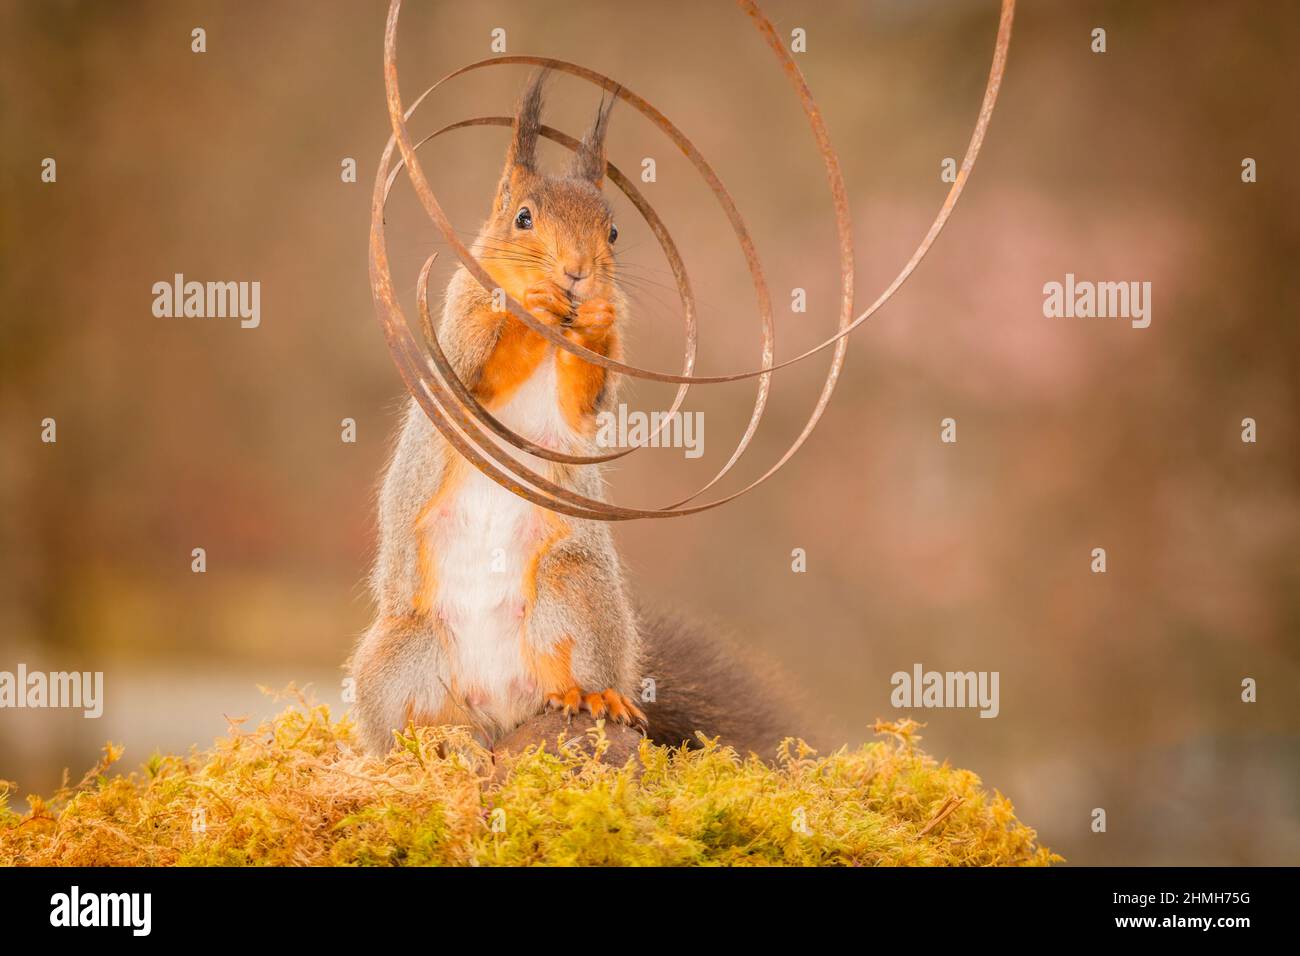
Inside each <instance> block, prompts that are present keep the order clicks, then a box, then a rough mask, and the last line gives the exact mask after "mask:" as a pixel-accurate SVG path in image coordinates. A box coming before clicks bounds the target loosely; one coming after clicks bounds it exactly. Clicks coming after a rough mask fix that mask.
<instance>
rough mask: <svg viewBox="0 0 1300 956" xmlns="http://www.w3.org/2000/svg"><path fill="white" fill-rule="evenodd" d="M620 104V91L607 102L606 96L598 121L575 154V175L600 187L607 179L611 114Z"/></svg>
mask: <svg viewBox="0 0 1300 956" xmlns="http://www.w3.org/2000/svg"><path fill="white" fill-rule="evenodd" d="M617 102H618V89H617V88H615V90H614V95H613V96H611V97H610V98H609V101H608V102H606V100H605V97H604V95H603V94H602V96H601V98H600V106H599V107H598V108H597V110H596V120H595V122H594V123H592V124H591V129H590V130H588V131H587V135H586V136H584V137H583V139H582V145H581V146H579V147H578V151H577V152H576V153H574V154H573V175H575V176H579V177H581V178H582V179H585V180H587V181H588V182H591V183H594V184H596V185H597V186H599V185H600V184H601V183H602V182H603V181H604V179H605V133H606V132H608V130H609V114H610V112H611V111H612V110H613V109H614V104H615V103H617Z"/></svg>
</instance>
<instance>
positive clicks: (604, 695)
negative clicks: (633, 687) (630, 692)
mask: <svg viewBox="0 0 1300 956" xmlns="http://www.w3.org/2000/svg"><path fill="white" fill-rule="evenodd" d="M546 705H547V706H548V707H550V708H552V709H554V710H563V711H564V715H565V716H566V717H572V716H573V715H574V714H576V713H579V712H581V711H584V710H585V711H587V712H588V713H590V714H591V716H592V717H595V718H597V719H599V718H601V717H608V718H609V719H611V720H614V721H617V722H618V723H620V724H633V723H635V724H639V725H640V726H641V727H643V728H644V727H645V726H646V716H645V714H644V713H643V712H642V710H641V708H639V707H637V705H636V704H634V703H632V700H631V698H629V697H626V696H625V695H623V694H620V693H619V692H618V691H616V690H614V688H612V687H608V688H606V689H605V690H604V691H603V692H597V693H590V694H587V693H583V691H582V690H580V689H579V688H577V687H570V688H569V689H568V690H567V691H565V692H564V693H553V694H547V695H546Z"/></svg>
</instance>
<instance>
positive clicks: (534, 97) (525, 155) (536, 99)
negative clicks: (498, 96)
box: [497, 69, 550, 208]
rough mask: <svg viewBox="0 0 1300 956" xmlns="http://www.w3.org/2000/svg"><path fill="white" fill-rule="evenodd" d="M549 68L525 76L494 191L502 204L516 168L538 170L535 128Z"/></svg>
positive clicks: (502, 205)
mask: <svg viewBox="0 0 1300 956" xmlns="http://www.w3.org/2000/svg"><path fill="white" fill-rule="evenodd" d="M549 74H550V70H545V69H543V70H537V71H535V72H534V73H533V75H532V76H530V77H529V78H528V85H527V86H525V87H524V92H523V95H522V96H521V97H520V98H519V106H518V107H517V108H516V110H515V121H514V124H513V125H512V126H511V133H510V148H509V149H508V150H506V166H505V169H504V170H502V172H501V185H500V187H499V188H498V190H497V192H498V194H499V196H500V203H501V207H502V208H505V207H506V206H507V205H509V203H510V177H511V174H513V173H514V171H515V169H516V168H523V169H526V170H528V171H529V172H536V170H537V131H538V130H539V129H540V128H541V125H542V87H543V86H544V85H545V83H546V78H547V76H548V75H549Z"/></svg>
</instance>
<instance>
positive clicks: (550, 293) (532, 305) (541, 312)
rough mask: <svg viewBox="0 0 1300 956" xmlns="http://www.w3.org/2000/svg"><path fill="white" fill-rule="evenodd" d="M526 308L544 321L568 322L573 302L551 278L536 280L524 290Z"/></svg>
mask: <svg viewBox="0 0 1300 956" xmlns="http://www.w3.org/2000/svg"><path fill="white" fill-rule="evenodd" d="M523 302H524V308H526V309H527V310H528V311H529V312H531V313H532V314H533V315H535V316H537V317H538V318H539V319H541V320H542V321H543V322H567V321H568V319H569V316H571V315H572V314H573V303H572V302H570V301H569V297H568V296H567V295H566V294H565V293H564V290H563V289H561V288H560V287H559V286H558V285H556V284H555V283H554V282H552V281H551V280H549V279H543V280H542V281H541V282H535V283H533V284H532V285H530V286H529V287H528V288H527V289H525V290H524V300H523Z"/></svg>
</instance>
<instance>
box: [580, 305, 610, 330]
mask: <svg viewBox="0 0 1300 956" xmlns="http://www.w3.org/2000/svg"><path fill="white" fill-rule="evenodd" d="M573 324H574V325H575V326H576V327H578V328H580V329H582V330H584V331H586V332H605V331H607V330H608V329H609V327H610V326H611V325H613V324H614V306H613V304H612V303H611V302H610V301H609V300H608V299H588V300H587V301H586V302H584V303H582V305H580V306H578V311H577V313H576V314H575V315H574V317H573Z"/></svg>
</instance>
